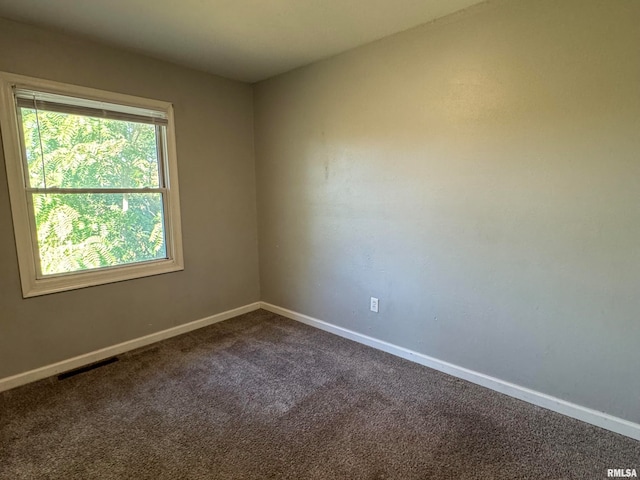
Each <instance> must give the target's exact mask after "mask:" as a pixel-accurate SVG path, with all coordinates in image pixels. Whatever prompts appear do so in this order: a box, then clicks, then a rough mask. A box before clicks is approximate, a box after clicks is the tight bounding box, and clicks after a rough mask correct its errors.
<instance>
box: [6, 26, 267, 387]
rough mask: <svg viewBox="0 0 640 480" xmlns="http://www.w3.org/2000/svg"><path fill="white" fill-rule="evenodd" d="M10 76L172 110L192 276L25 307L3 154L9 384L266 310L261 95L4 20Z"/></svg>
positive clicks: (141, 282) (29, 303) (179, 275)
mask: <svg viewBox="0 0 640 480" xmlns="http://www.w3.org/2000/svg"><path fill="white" fill-rule="evenodd" d="M0 70H3V71H8V72H14V73H20V74H24V75H31V76H36V77H41V78H47V79H51V80H57V81H62V82H68V83H74V84H79V85H83V86H87V87H94V88H100V89H104V90H110V91H114V92H120V93H126V94H131V95H138V96H143V97H151V98H156V99H160V100H166V101H170V102H172V103H173V104H174V107H175V116H176V136H177V146H178V169H179V177H180V197H181V198H180V199H181V207H182V228H183V241H184V254H185V270H184V271H183V272H177V273H170V274H166V275H160V276H155V277H148V278H143V279H137V280H131V281H126V282H121V283H113V284H109V285H103V286H97V287H91V288H86V289H83V290H74V291H70V292H65V293H57V294H53V295H47V296H43V297H36V298H30V299H27V300H24V299H23V298H22V294H21V290H20V282H19V273H18V265H17V259H16V250H15V243H14V237H13V229H12V227H11V211H10V206H9V197H8V191H7V181H6V172H5V166H4V158H3V156H2V153H1V152H0V378H2V377H5V376H9V375H12V374H16V373H19V372H23V371H26V370H30V369H33V368H37V367H40V366H43V365H46V364H50V363H53V362H56V361H60V360H63V359H66V358H69V357H73V356H75V355H79V354H82V353H86V352H90V351H93V350H96V349H98V348H102V347H105V346H109V345H113V344H116V343H120V342H123V341H126V340H129V339H132V338H137V337H140V336H143V335H146V334H149V333H153V332H157V331H159V330H164V329H166V328H170V327H172V326H175V325H178V324H181V323H185V322H189V321H193V320H197V319H199V318H203V317H206V316H208V315H212V314H215V313H218V312H221V311H225V310H228V309H230V308H234V307H238V306H241V305H246V304H247V303H251V302H255V301H257V300H258V299H259V294H260V291H259V282H258V266H257V265H258V259H257V254H258V252H257V232H256V205H255V175H254V161H253V160H254V159H253V123H252V115H253V112H252V92H251V87H250V86H249V85H245V84H242V83H237V82H231V81H227V80H223V79H221V78H217V77H214V76H211V75H206V74H203V73H198V72H195V71H193V70H188V69H184V68H181V67H177V66H174V65H171V64H168V63H163V62H160V61H156V60H152V59H149V58H146V57H142V56H138V55H135V54H131V53H125V52H122V51H119V50H115V49H111V48H107V47H104V46H101V45H97V44H92V43H90V42H87V41H85V40H84V39H79V38H73V37H67V36H65V35H61V34H57V33H51V32H49V31H47V30H42V29H39V28H35V27H30V26H26V25H22V24H19V23H14V22H9V21H6V20H0Z"/></svg>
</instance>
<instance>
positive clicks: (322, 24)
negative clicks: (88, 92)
mask: <svg viewBox="0 0 640 480" xmlns="http://www.w3.org/2000/svg"><path fill="white" fill-rule="evenodd" d="M480 1H481V0H172V1H170V0H165V1H162V0H0V16H2V17H6V18H10V19H14V20H19V21H23V22H26V23H33V24H37V25H45V26H50V27H54V28H58V29H62V30H64V31H67V32H72V33H76V34H81V35H85V36H87V37H90V38H93V39H96V40H99V41H102V42H104V43H108V44H111V45H115V46H119V47H124V48H127V49H130V50H135V51H138V52H141V53H145V54H147V55H150V56H153V57H156V58H161V59H164V60H169V61H172V62H175V63H178V64H181V65H185V66H189V67H193V68H197V69H199V70H204V71H207V72H211V73H215V74H218V75H222V76H224V77H228V78H233V79H237V80H244V81H248V82H256V81H259V80H263V79H265V78H268V77H271V76H273V75H277V74H279V73H283V72H286V71H288V70H291V69H293V68H296V67H299V66H302V65H306V64H308V63H311V62H314V61H316V60H319V59H322V58H326V57H329V56H331V55H335V54H337V53H340V52H343V51H345V50H348V49H350V48H353V47H356V46H359V45H363V44H365V43H368V42H371V41H373V40H376V39H379V38H382V37H385V36H387V35H390V34H393V33H396V32H400V31H402V30H406V29H408V28H411V27H414V26H417V25H420V24H423V23H426V22H429V21H431V20H434V19H436V18H439V17H442V16H445V15H447V14H449V13H453V12H455V11H458V10H461V9H463V8H466V7H468V6H470V5H473V4H475V3H480Z"/></svg>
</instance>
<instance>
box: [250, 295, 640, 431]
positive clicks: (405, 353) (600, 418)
mask: <svg viewBox="0 0 640 480" xmlns="http://www.w3.org/2000/svg"><path fill="white" fill-rule="evenodd" d="M260 305H261V307H262V308H263V309H265V310H268V311H270V312H273V313H277V314H278V315H282V316H283V317H287V318H290V319H292V320H297V321H299V322H302V323H305V324H307V325H311V326H312V327H316V328H319V329H321V330H325V331H327V332H330V333H333V334H336V335H339V336H341V337H344V338H348V339H349V340H353V341H355V342H358V343H362V344H364V345H368V346H369V347H373V348H376V349H378V350H382V351H383V352H387V353H390V354H392V355H396V356H398V357H401V358H404V359H406V360H410V361H412V362H415V363H419V364H420V365H424V366H426V367H429V368H433V369H434V370H438V371H440V372H444V373H447V374H449V375H453V376H454V377H458V378H461V379H463V380H467V381H469V382H472V383H475V384H478V385H481V386H483V387H487V388H490V389H491V390H495V391H496V392H500V393H504V394H505V395H509V396H511V397H514V398H517V399H519V400H524V401H525V402H528V403H532V404H533V405H537V406H539V407H543V408H546V409H548V410H553V411H554V412H558V413H561V414H563V415H566V416H568V417H572V418H575V419H578V420H581V421H583V422H586V423H590V424H592V425H596V426H597V427H601V428H604V429H607V430H610V431H612V432H616V433H619V434H621V435H625V436H627V437H631V438H634V439H636V440H640V424H637V423H633V422H630V421H628V420H624V419H622V418H618V417H614V416H613V415H609V414H607V413H604V412H600V411H598V410H593V409H591V408H587V407H583V406H581V405H576V404H575V403H571V402H567V401H565V400H561V399H559V398H556V397H552V396H551V395H547V394H545V393H541V392H537V391H535V390H531V389H529V388H526V387H521V386H520V385H516V384H513V383H510V382H506V381H504V380H500V379H499V378H495V377H491V376H489V375H485V374H483V373H480V372H475V371H473V370H469V369H468V368H464V367H460V366H458V365H454V364H452V363H449V362H445V361H443V360H438V359H437V358H433V357H430V356H428V355H424V354H422V353H418V352H414V351H412V350H409V349H407V348H403V347H399V346H397V345H393V344H391V343H388V342H385V341H382V340H378V339H376V338H372V337H369V336H367V335H363V334H361V333H358V332H354V331H352V330H348V329H346V328H343V327H338V326H336V325H332V324H331V323H328V322H324V321H322V320H318V319H317V318H313V317H310V316H308V315H303V314H302V313H298V312H294V311H292V310H287V309H286V308H282V307H278V306H276V305H272V304H270V303H266V302H260Z"/></svg>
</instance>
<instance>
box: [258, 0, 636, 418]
mask: <svg viewBox="0 0 640 480" xmlns="http://www.w3.org/2000/svg"><path fill="white" fill-rule="evenodd" d="M638 25H640V2H638V1H635V0H606V1H604V0H602V1H595V0H589V1H587V0H535V1H533V0H532V1H510V2H497V3H489V4H485V5H482V6H480V7H476V8H472V9H471V10H469V11H466V12H463V13H461V14H456V15H454V16H452V17H449V18H446V19H443V20H440V21H437V22H435V23H432V24H430V25H426V26H423V27H420V28H417V29H413V30H410V31H407V32H404V33H401V34H398V35H395V36H393V37H389V38H386V39H384V40H381V41H379V42H376V43H374V44H370V45H368V46H365V47H362V48H358V49H356V50H352V51H350V52H347V53H345V54H342V55H340V56H337V57H334V58H332V59H329V60H327V61H323V62H320V63H316V64H314V65H312V66H309V67H306V68H302V69H298V70H296V71H293V72H291V73H288V74H285V75H282V76H279V77H276V78H274V79H271V80H268V81H265V82H262V83H260V84H258V85H257V87H256V91H255V107H254V108H255V135H256V162H257V180H258V212H259V215H258V219H259V229H258V230H259V239H260V267H261V285H262V299H263V300H264V301H267V302H271V303H274V304H276V305H279V306H282V307H285V308H290V309H293V310H296V311H299V312H302V313H305V314H308V315H311V316H314V317H317V318H320V319H323V320H326V321H328V322H331V323H334V324H337V325H340V326H343V327H346V328H349V329H353V330H355V331H358V332H361V333H364V334H367V335H371V336H373V337H376V338H380V339H383V340H386V341H389V342H391V343H394V344H397V345H401V346H404V347H407V348H410V349H413V350H416V351H419V352H422V353H425V354H428V355H432V356H435V357H437V358H440V359H443V360H446V361H449V362H452V363H455V364H458V365H461V366H464V367H468V368H471V369H474V370H477V371H480V372H483V373H486V374H489V375H492V376H495V377H498V378H501V379H504V380H507V381H510V382H514V383H517V384H520V385H523V386H526V387H530V388H533V389H535V390H538V391H541V392H545V393H548V394H551V395H554V396H557V397H560V398H563V399H567V400H569V401H572V402H575V403H578V404H581V405H585V406H588V407H592V408H594V409H599V410H604V411H606V412H608V413H611V414H613V415H617V416H620V417H623V418H626V419H629V420H632V421H635V422H639V421H640V375H638V371H639V370H638V369H639V366H640V349H639V348H638V346H639V345H640V319H639V317H640V315H639V313H640V295H639V294H638V286H639V285H640V28H638ZM370 296H376V297H379V298H380V313H379V314H373V313H370V312H369V311H368V306H369V305H368V303H369V297H370Z"/></svg>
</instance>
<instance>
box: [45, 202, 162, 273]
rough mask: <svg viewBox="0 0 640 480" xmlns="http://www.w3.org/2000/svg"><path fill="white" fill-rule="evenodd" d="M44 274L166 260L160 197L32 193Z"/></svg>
mask: <svg viewBox="0 0 640 480" xmlns="http://www.w3.org/2000/svg"><path fill="white" fill-rule="evenodd" d="M33 204H34V211H35V217H36V228H37V235H38V248H39V252H40V259H41V269H42V273H43V275H52V274H58V273H69V272H76V271H81V270H86V269H90V268H100V267H111V266H115V265H123V264H127V263H136V262H144V261H148V260H158V259H163V258H167V251H166V245H165V235H164V216H163V206H162V194H161V193H125V194H122V193H118V194H111V193H87V194H85V193H82V194H81V193H73V194H40V193H34V194H33Z"/></svg>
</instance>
